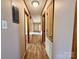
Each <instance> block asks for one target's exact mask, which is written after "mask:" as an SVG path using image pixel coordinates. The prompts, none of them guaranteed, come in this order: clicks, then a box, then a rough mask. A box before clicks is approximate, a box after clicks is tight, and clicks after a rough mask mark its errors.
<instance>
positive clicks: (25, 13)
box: [24, 9, 29, 50]
mask: <svg viewBox="0 0 79 59" xmlns="http://www.w3.org/2000/svg"><path fill="white" fill-rule="evenodd" d="M25 15H27V36H28V39H27V40H28V43H29V15H28V13H27V12H26V10H25V9H24V38H25V50H26V25H25V20H26V19H25Z"/></svg>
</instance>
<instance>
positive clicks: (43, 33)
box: [42, 13, 45, 43]
mask: <svg viewBox="0 0 79 59" xmlns="http://www.w3.org/2000/svg"><path fill="white" fill-rule="evenodd" d="M43 22H44V25H43ZM43 26H44V27H43ZM43 30H44V32H43ZM43 35H44V36H43ZM42 42H43V43H44V42H45V13H44V14H43V15H42Z"/></svg>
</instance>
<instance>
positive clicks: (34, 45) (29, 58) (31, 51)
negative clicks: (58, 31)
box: [24, 35, 49, 59]
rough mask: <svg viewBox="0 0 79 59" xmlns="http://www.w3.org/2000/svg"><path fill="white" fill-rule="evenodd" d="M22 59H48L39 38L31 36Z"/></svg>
mask: <svg viewBox="0 0 79 59" xmlns="http://www.w3.org/2000/svg"><path fill="white" fill-rule="evenodd" d="M24 59H49V58H48V56H47V54H46V51H45V48H44V46H43V44H42V42H41V36H36V35H33V36H32V39H31V42H30V43H29V44H27V47H26V54H25V57H24Z"/></svg>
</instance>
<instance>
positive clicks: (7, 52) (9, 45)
mask: <svg viewBox="0 0 79 59" xmlns="http://www.w3.org/2000/svg"><path fill="white" fill-rule="evenodd" d="M12 2H14V3H15V4H16V6H17V7H18V8H19V20H20V23H19V24H15V23H12V9H11V8H12ZM24 8H25V9H26V7H25V4H24V2H23V0H13V1H12V0H2V1H1V20H6V21H7V25H8V29H5V30H4V29H2V30H1V35H2V36H1V37H2V38H1V44H2V45H1V47H2V48H1V54H2V55H1V56H2V58H1V59H22V56H23V54H24V52H25V50H24V48H25V47H24V45H25V43H24ZM26 10H27V9H26Z"/></svg>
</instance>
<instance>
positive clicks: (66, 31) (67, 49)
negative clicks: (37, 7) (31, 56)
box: [45, 0, 75, 59]
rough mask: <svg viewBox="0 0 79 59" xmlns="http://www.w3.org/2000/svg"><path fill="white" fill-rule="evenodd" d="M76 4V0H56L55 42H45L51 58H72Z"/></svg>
mask: <svg viewBox="0 0 79 59" xmlns="http://www.w3.org/2000/svg"><path fill="white" fill-rule="evenodd" d="M74 4H75V2H74V0H55V15H54V17H55V19H54V38H53V40H54V42H53V43H52V44H51V43H50V42H49V41H48V40H47V39H46V41H47V42H45V44H46V51H47V54H48V56H49V58H50V59H70V58H71V49H72V38H73V37H72V36H73V25H74ZM50 51H51V52H50ZM51 56H52V57H51Z"/></svg>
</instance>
